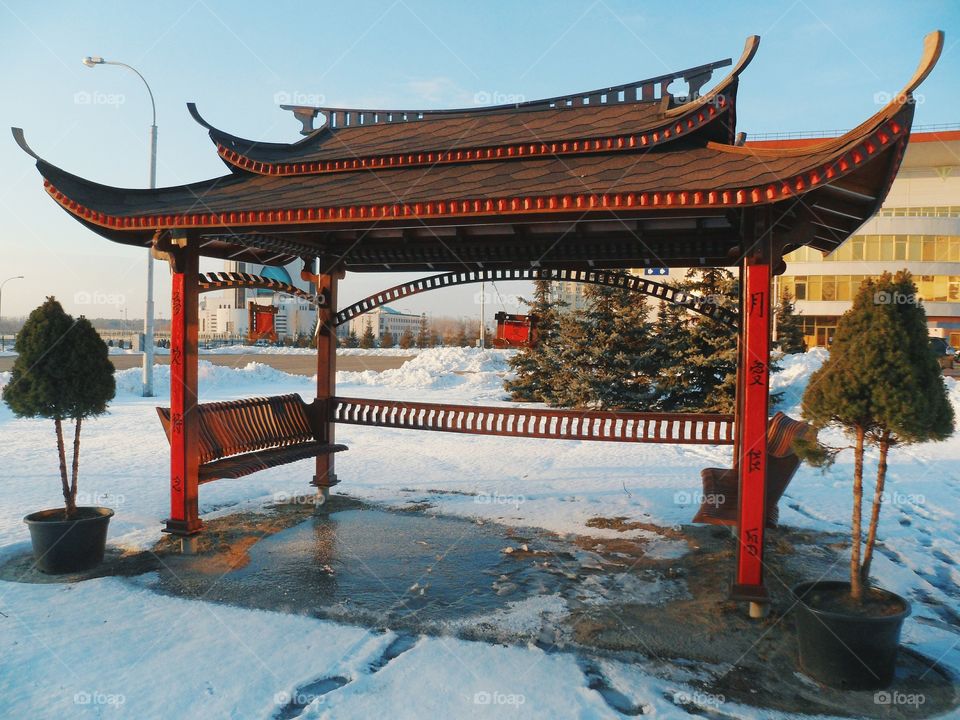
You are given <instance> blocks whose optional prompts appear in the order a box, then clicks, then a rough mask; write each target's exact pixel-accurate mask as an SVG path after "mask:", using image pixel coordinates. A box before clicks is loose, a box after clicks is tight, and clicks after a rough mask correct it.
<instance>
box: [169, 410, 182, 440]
mask: <svg viewBox="0 0 960 720" xmlns="http://www.w3.org/2000/svg"><path fill="white" fill-rule="evenodd" d="M171 423H172V425H173V431H174V432H175V433H177V434H178V435H179V434H180V433H182V432H183V415H181V414H180V413H174V414H173V418H172V419H171Z"/></svg>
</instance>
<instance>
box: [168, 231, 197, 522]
mask: <svg viewBox="0 0 960 720" xmlns="http://www.w3.org/2000/svg"><path fill="white" fill-rule="evenodd" d="M180 258H181V261H179V262H178V263H177V265H178V266H177V268H176V270H175V271H174V273H173V277H172V284H173V290H172V293H171V311H172V312H171V327H170V517H169V518H168V519H167V522H166V527H165V528H164V532H168V533H172V534H174V535H181V536H187V535H194V534H196V533H198V532H200V530H201V528H202V527H203V523H201V522H200V516H199V508H198V502H197V498H198V488H199V464H200V447H199V442H198V439H199V416H198V414H197V412H196V406H197V366H198V352H197V339H198V317H197V316H198V312H199V305H200V303H199V298H200V293H199V290H200V286H199V283H198V282H197V279H198V275H199V272H200V255H199V254H198V253H197V252H196V250H195V249H193V248H184V249H183V250H182V251H180Z"/></svg>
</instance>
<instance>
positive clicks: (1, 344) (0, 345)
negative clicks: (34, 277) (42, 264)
mask: <svg viewBox="0 0 960 720" xmlns="http://www.w3.org/2000/svg"><path fill="white" fill-rule="evenodd" d="M11 280H23V275H14V276H13V277H8V278H7V279H6V280H4V281H3V282H0V311H2V309H3V286H4V285H6V284H7V283H8V282H10V281H11ZM2 319H3V312H0V320H2ZM6 349H7V339H6V337H4V335H3V333H0V350H6Z"/></svg>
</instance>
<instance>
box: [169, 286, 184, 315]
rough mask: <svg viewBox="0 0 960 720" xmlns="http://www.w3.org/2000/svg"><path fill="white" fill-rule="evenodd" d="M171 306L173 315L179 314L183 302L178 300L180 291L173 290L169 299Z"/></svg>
mask: <svg viewBox="0 0 960 720" xmlns="http://www.w3.org/2000/svg"><path fill="white" fill-rule="evenodd" d="M170 305H171V308H172V309H173V315H174V316H177V315H179V314H180V311H181V310H183V303H182V301H181V300H180V291H179V290H174V291H173V298H171V300H170Z"/></svg>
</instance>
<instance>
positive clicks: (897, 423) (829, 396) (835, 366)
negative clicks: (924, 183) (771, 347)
mask: <svg viewBox="0 0 960 720" xmlns="http://www.w3.org/2000/svg"><path fill="white" fill-rule="evenodd" d="M803 415H804V417H805V418H807V419H808V420H810V421H811V422H812V423H813V424H814V425H816V426H818V427H826V426H836V427H840V428H842V429H843V430H844V431H845V432H846V433H847V434H848V435H849V436H851V437H852V438H853V441H854V446H853V450H854V470H853V513H852V517H851V535H852V545H851V552H850V586H851V595H852V597H853V599H854V600H857V601H862V599H863V597H864V587H865V586H866V585H867V584H868V583H869V578H870V563H871V561H872V559H873V550H874V545H875V543H876V539H877V525H878V522H879V518H880V509H881V505H882V502H883V491H884V483H885V481H886V473H887V459H888V454H889V452H890V449H891V448H892V447H894V446H896V445H906V444H910V443H918V442H925V441H928V440H943V439H945V438H947V437H949V436H950V435H951V434H952V433H953V424H954V417H953V408H952V406H951V404H950V401H949V398H948V396H947V391H946V386H945V384H944V381H943V376H942V373H941V370H940V366H939V364H938V362H937V359H936V358H935V357H934V355H933V354H932V353H931V352H930V350H929V348H928V343H927V321H926V313H925V312H924V310H923V306H922V305H921V304H920V303H919V301H918V300H917V288H916V286H915V285H914V283H913V279H912V278H911V276H910V274H909V273H907V272H906V271H901V272H898V273H897V274H896V276H891V275H890V273H884V274H883V275H882V276H881V277H880V278H879V279H878V280H875V281H874V280H867V281H866V282H864V283H863V284H862V285H861V287H860V290H859V292H858V293H857V295H856V297H855V298H854V301H853V307H852V308H851V309H850V310H848V311H847V312H846V313H844V314H843V316H842V317H841V318H840V320H839V322H838V323H837V332H836V335H835V336H834V340H833V344H832V345H831V346H830V356H829V358H828V359H827V361H826V362H825V363H824V364H823V366H822V367H821V368H820V369H819V370H817V371H816V372H815V373H814V374H813V375H812V376H811V378H810V382H809V384H808V385H807V390H806V392H805V393H804V397H803ZM867 445H873V446H875V447H876V448H877V449H878V451H879V457H878V461H877V475H876V485H875V487H874V497H873V506H872V512H871V514H870V523H869V528H868V531H867V538H866V541H865V543H864V542H863V537H862V509H861V506H862V502H863V460H864V448H865V446H867ZM817 450H820V449H817ZM832 455H835V452H834V453H832V454H828V457H831V456H832ZM861 549H862V550H863V554H862V555H861Z"/></svg>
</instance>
